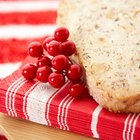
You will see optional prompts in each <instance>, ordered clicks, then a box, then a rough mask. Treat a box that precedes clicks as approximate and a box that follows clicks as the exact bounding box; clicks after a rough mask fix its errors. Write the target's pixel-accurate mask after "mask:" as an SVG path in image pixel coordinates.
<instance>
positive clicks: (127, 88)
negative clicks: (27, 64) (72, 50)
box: [58, 0, 140, 113]
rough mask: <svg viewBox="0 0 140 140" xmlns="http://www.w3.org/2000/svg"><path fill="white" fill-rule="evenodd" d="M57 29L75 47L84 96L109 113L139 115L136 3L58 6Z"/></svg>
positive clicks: (84, 0) (81, 0)
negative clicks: (87, 93) (83, 75)
mask: <svg viewBox="0 0 140 140" xmlns="http://www.w3.org/2000/svg"><path fill="white" fill-rule="evenodd" d="M58 24H59V25H64V26H66V27H67V28H68V29H69V30H70V33H71V34H70V38H71V40H73V41H74V42H75V43H76V46H77V53H76V54H75V56H74V59H75V60H76V61H77V62H78V63H80V64H82V65H83V67H84V68H85V73H86V80H87V85H88V87H89V91H90V95H91V96H93V98H94V99H95V101H96V102H98V103H99V104H100V105H101V106H103V107H104V108H107V109H108V110H110V111H113V112H135V113H139V112H140V2H139V0H62V2H61V4H60V7H59V10H58Z"/></svg>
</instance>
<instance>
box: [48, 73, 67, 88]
mask: <svg viewBox="0 0 140 140" xmlns="http://www.w3.org/2000/svg"><path fill="white" fill-rule="evenodd" d="M48 81H49V83H50V85H51V86H52V87H54V88H61V87H62V86H63V85H64V84H65V77H64V75H63V74H60V73H51V74H50V76H49V78H48Z"/></svg>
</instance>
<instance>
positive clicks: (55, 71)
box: [22, 27, 86, 98]
mask: <svg viewBox="0 0 140 140" xmlns="http://www.w3.org/2000/svg"><path fill="white" fill-rule="evenodd" d="M68 37H69V30H68V29H67V28H65V27H59V28H57V29H56V30H55V32H54V36H53V37H52V36H51V37H47V38H46V39H45V40H44V42H43V43H42V44H41V43H40V42H32V43H30V44H29V47H28V53H29V55H30V56H32V57H38V61H37V63H36V64H27V65H25V66H24V67H23V69H22V75H23V76H24V78H26V79H27V80H33V79H34V78H37V79H38V80H39V81H40V82H49V84H50V85H51V86H52V87H54V88H61V87H62V86H63V85H64V84H65V79H66V77H67V78H68V79H69V80H70V81H71V84H70V88H69V89H70V92H69V93H70V95H71V96H73V97H75V98H79V97H81V96H82V95H83V94H84V92H85V90H86V88H85V84H84V82H83V81H82V80H81V78H82V75H83V70H82V68H81V66H80V65H78V64H73V63H72V61H71V60H70V58H69V56H71V55H72V54H74V53H75V51H76V47H75V44H74V42H72V41H69V40H68ZM43 48H44V50H45V52H43ZM44 53H45V54H44Z"/></svg>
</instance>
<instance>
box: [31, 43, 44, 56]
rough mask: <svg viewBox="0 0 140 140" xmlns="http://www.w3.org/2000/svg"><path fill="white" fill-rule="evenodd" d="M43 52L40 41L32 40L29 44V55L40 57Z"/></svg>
mask: <svg viewBox="0 0 140 140" xmlns="http://www.w3.org/2000/svg"><path fill="white" fill-rule="evenodd" d="M42 54H43V48H42V45H41V43H40V42H32V43H30V44H29V55H30V56H32V57H40V56H41V55H42Z"/></svg>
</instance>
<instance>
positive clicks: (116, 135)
mask: <svg viewBox="0 0 140 140" xmlns="http://www.w3.org/2000/svg"><path fill="white" fill-rule="evenodd" d="M34 61H35V60H34V59H32V58H28V59H27V61H26V62H27V63H30V62H34ZM68 87H69V81H67V82H66V84H65V86H64V87H62V88H61V89H54V88H52V87H51V86H49V85H48V84H46V83H45V84H44V83H40V82H37V81H33V82H29V81H26V80H25V79H24V78H23V77H22V75H21V69H19V70H17V71H16V72H14V73H13V74H12V75H10V76H9V77H7V78H6V79H4V80H2V81H1V83H0V103H1V104H0V112H3V113H6V114H8V115H10V116H13V117H18V118H22V119H25V120H30V121H33V122H37V123H40V124H43V125H49V126H53V127H57V128H59V129H63V130H67V131H73V132H77V133H80V134H83V135H87V136H91V137H96V138H101V139H105V140H108V139H109V140H139V139H140V135H139V132H140V117H139V116H140V114H115V113H111V112H109V111H107V110H105V109H103V108H102V107H101V106H99V105H98V104H97V103H96V102H95V101H94V100H93V99H92V98H90V97H89V96H86V97H84V98H82V99H81V100H78V99H74V98H73V97H71V96H70V95H69V94H68Z"/></svg>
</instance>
